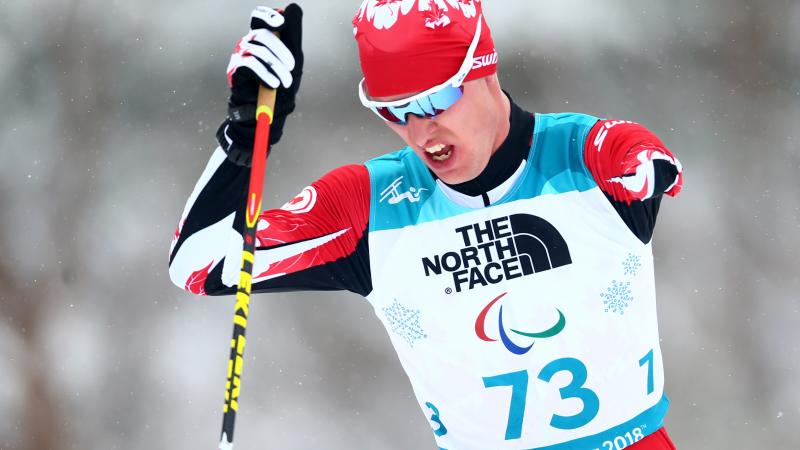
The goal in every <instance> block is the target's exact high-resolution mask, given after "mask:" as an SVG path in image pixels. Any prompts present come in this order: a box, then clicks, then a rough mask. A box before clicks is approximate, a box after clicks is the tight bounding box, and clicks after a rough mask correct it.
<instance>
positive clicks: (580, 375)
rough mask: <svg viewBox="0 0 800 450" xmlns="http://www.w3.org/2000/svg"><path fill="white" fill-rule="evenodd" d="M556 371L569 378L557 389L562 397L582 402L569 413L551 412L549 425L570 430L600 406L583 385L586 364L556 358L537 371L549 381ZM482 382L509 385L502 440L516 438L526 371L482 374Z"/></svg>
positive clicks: (522, 413) (522, 411) (522, 414)
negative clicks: (561, 414)
mask: <svg viewBox="0 0 800 450" xmlns="http://www.w3.org/2000/svg"><path fill="white" fill-rule="evenodd" d="M558 372H569V373H570V374H571V375H572V381H571V382H570V383H569V384H568V385H567V386H564V387H562V388H560V389H559V390H558V392H559V393H560V394H561V398H562V399H563V400H566V399H569V398H577V399H579V400H581V402H583V409H582V410H581V412H579V413H578V414H575V415H573V416H559V415H558V414H553V417H552V418H551V419H550V426H551V427H553V428H558V429H561V430H573V429H575V428H580V427H582V426H584V425H586V424H587V423H589V422H591V421H592V419H594V418H595V417H596V416H597V412H598V411H599V410H600V399H599V398H598V397H597V394H595V393H594V391H592V390H591V389H588V388H585V387H583V384H584V383H586V376H587V373H586V365H585V364H583V363H582V362H581V361H580V360H577V359H575V358H561V359H557V360H555V361H553V362H551V363H549V364H548V365H546V366H544V368H543V369H542V371H541V372H539V377H538V378H539V379H540V380H542V381H544V382H546V383H549V382H550V380H552V379H553V376H554V375H555V374H557V373H558ZM483 385H484V386H485V387H487V388H492V387H497V386H511V404H510V406H509V411H508V424H507V425H506V440H510V439H519V438H520V436H522V422H523V419H524V418H525V399H526V397H527V393H528V371H527V370H521V371H519V372H512V373H506V374H502V375H496V376H493V377H483Z"/></svg>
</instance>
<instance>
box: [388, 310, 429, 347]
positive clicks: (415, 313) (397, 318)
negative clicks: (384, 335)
mask: <svg viewBox="0 0 800 450" xmlns="http://www.w3.org/2000/svg"><path fill="white" fill-rule="evenodd" d="M383 314H385V315H386V320H387V321H388V322H389V325H390V326H391V327H392V332H393V333H394V334H396V335H398V336H400V337H402V338H403V339H404V340H405V341H406V342H408V345H410V346H411V347H414V344H415V343H416V342H417V341H418V340H420V339H425V338H427V337H428V335H427V334H425V330H423V329H422V325H420V323H419V314H420V312H419V310H418V309H409V308H406V307H405V306H403V305H401V304H400V303H399V302H398V301H397V300H396V299H395V301H394V303H392V305H391V306H387V307H384V308H383Z"/></svg>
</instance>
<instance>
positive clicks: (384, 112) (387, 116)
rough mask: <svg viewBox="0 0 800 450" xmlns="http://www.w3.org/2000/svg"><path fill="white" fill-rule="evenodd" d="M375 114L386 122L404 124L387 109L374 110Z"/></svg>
mask: <svg viewBox="0 0 800 450" xmlns="http://www.w3.org/2000/svg"><path fill="white" fill-rule="evenodd" d="M375 112H377V113H378V115H379V116H381V117H382V118H383V119H384V120H386V121H387V122H391V123H405V121H404V120H403V119H401V118H400V117H398V116H396V115H394V113H393V112H392V111H391V109H390V108H388V107H379V108H375Z"/></svg>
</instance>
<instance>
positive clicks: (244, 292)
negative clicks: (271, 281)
mask: <svg viewBox="0 0 800 450" xmlns="http://www.w3.org/2000/svg"><path fill="white" fill-rule="evenodd" d="M274 109H275V90H274V89H269V88H266V87H264V85H261V86H260V87H259V89H258V103H257V106H256V139H255V143H254V144H253V158H252V161H251V163H250V186H249V188H248V190H247V206H246V210H245V229H244V246H243V247H242V266H241V267H242V269H241V271H240V272H239V286H238V287H237V290H236V306H235V312H234V315H233V338H232V339H231V353H230V359H229V360H228V379H227V381H226V383H225V405H224V406H223V408H222V411H223V415H222V435H221V437H220V441H219V447H218V450H233V426H234V425H235V423H236V411H237V410H238V409H239V390H240V388H241V376H242V369H243V366H244V346H245V337H244V335H245V331H246V329H247V314H248V311H249V308H250V291H251V283H252V279H253V261H254V260H255V250H256V224H257V223H258V216H259V215H260V214H261V191H262V190H263V188H264V172H265V170H266V168H267V145H268V144H269V127H270V125H271V124H272V116H273V111H274Z"/></svg>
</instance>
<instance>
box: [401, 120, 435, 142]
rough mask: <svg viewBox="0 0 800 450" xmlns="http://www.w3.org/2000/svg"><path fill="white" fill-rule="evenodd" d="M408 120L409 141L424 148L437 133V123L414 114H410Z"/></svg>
mask: <svg viewBox="0 0 800 450" xmlns="http://www.w3.org/2000/svg"><path fill="white" fill-rule="evenodd" d="M406 120H407V123H406V127H408V137H409V139H411V142H413V143H414V144H415V145H417V146H418V147H424V146H425V144H427V143H428V141H429V140H430V138H431V137H432V136H433V134H434V132H435V131H436V126H437V125H436V121H435V120H434V119H421V118H419V117H417V116H415V115H412V114H409V115H408V118H407V119H406Z"/></svg>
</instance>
